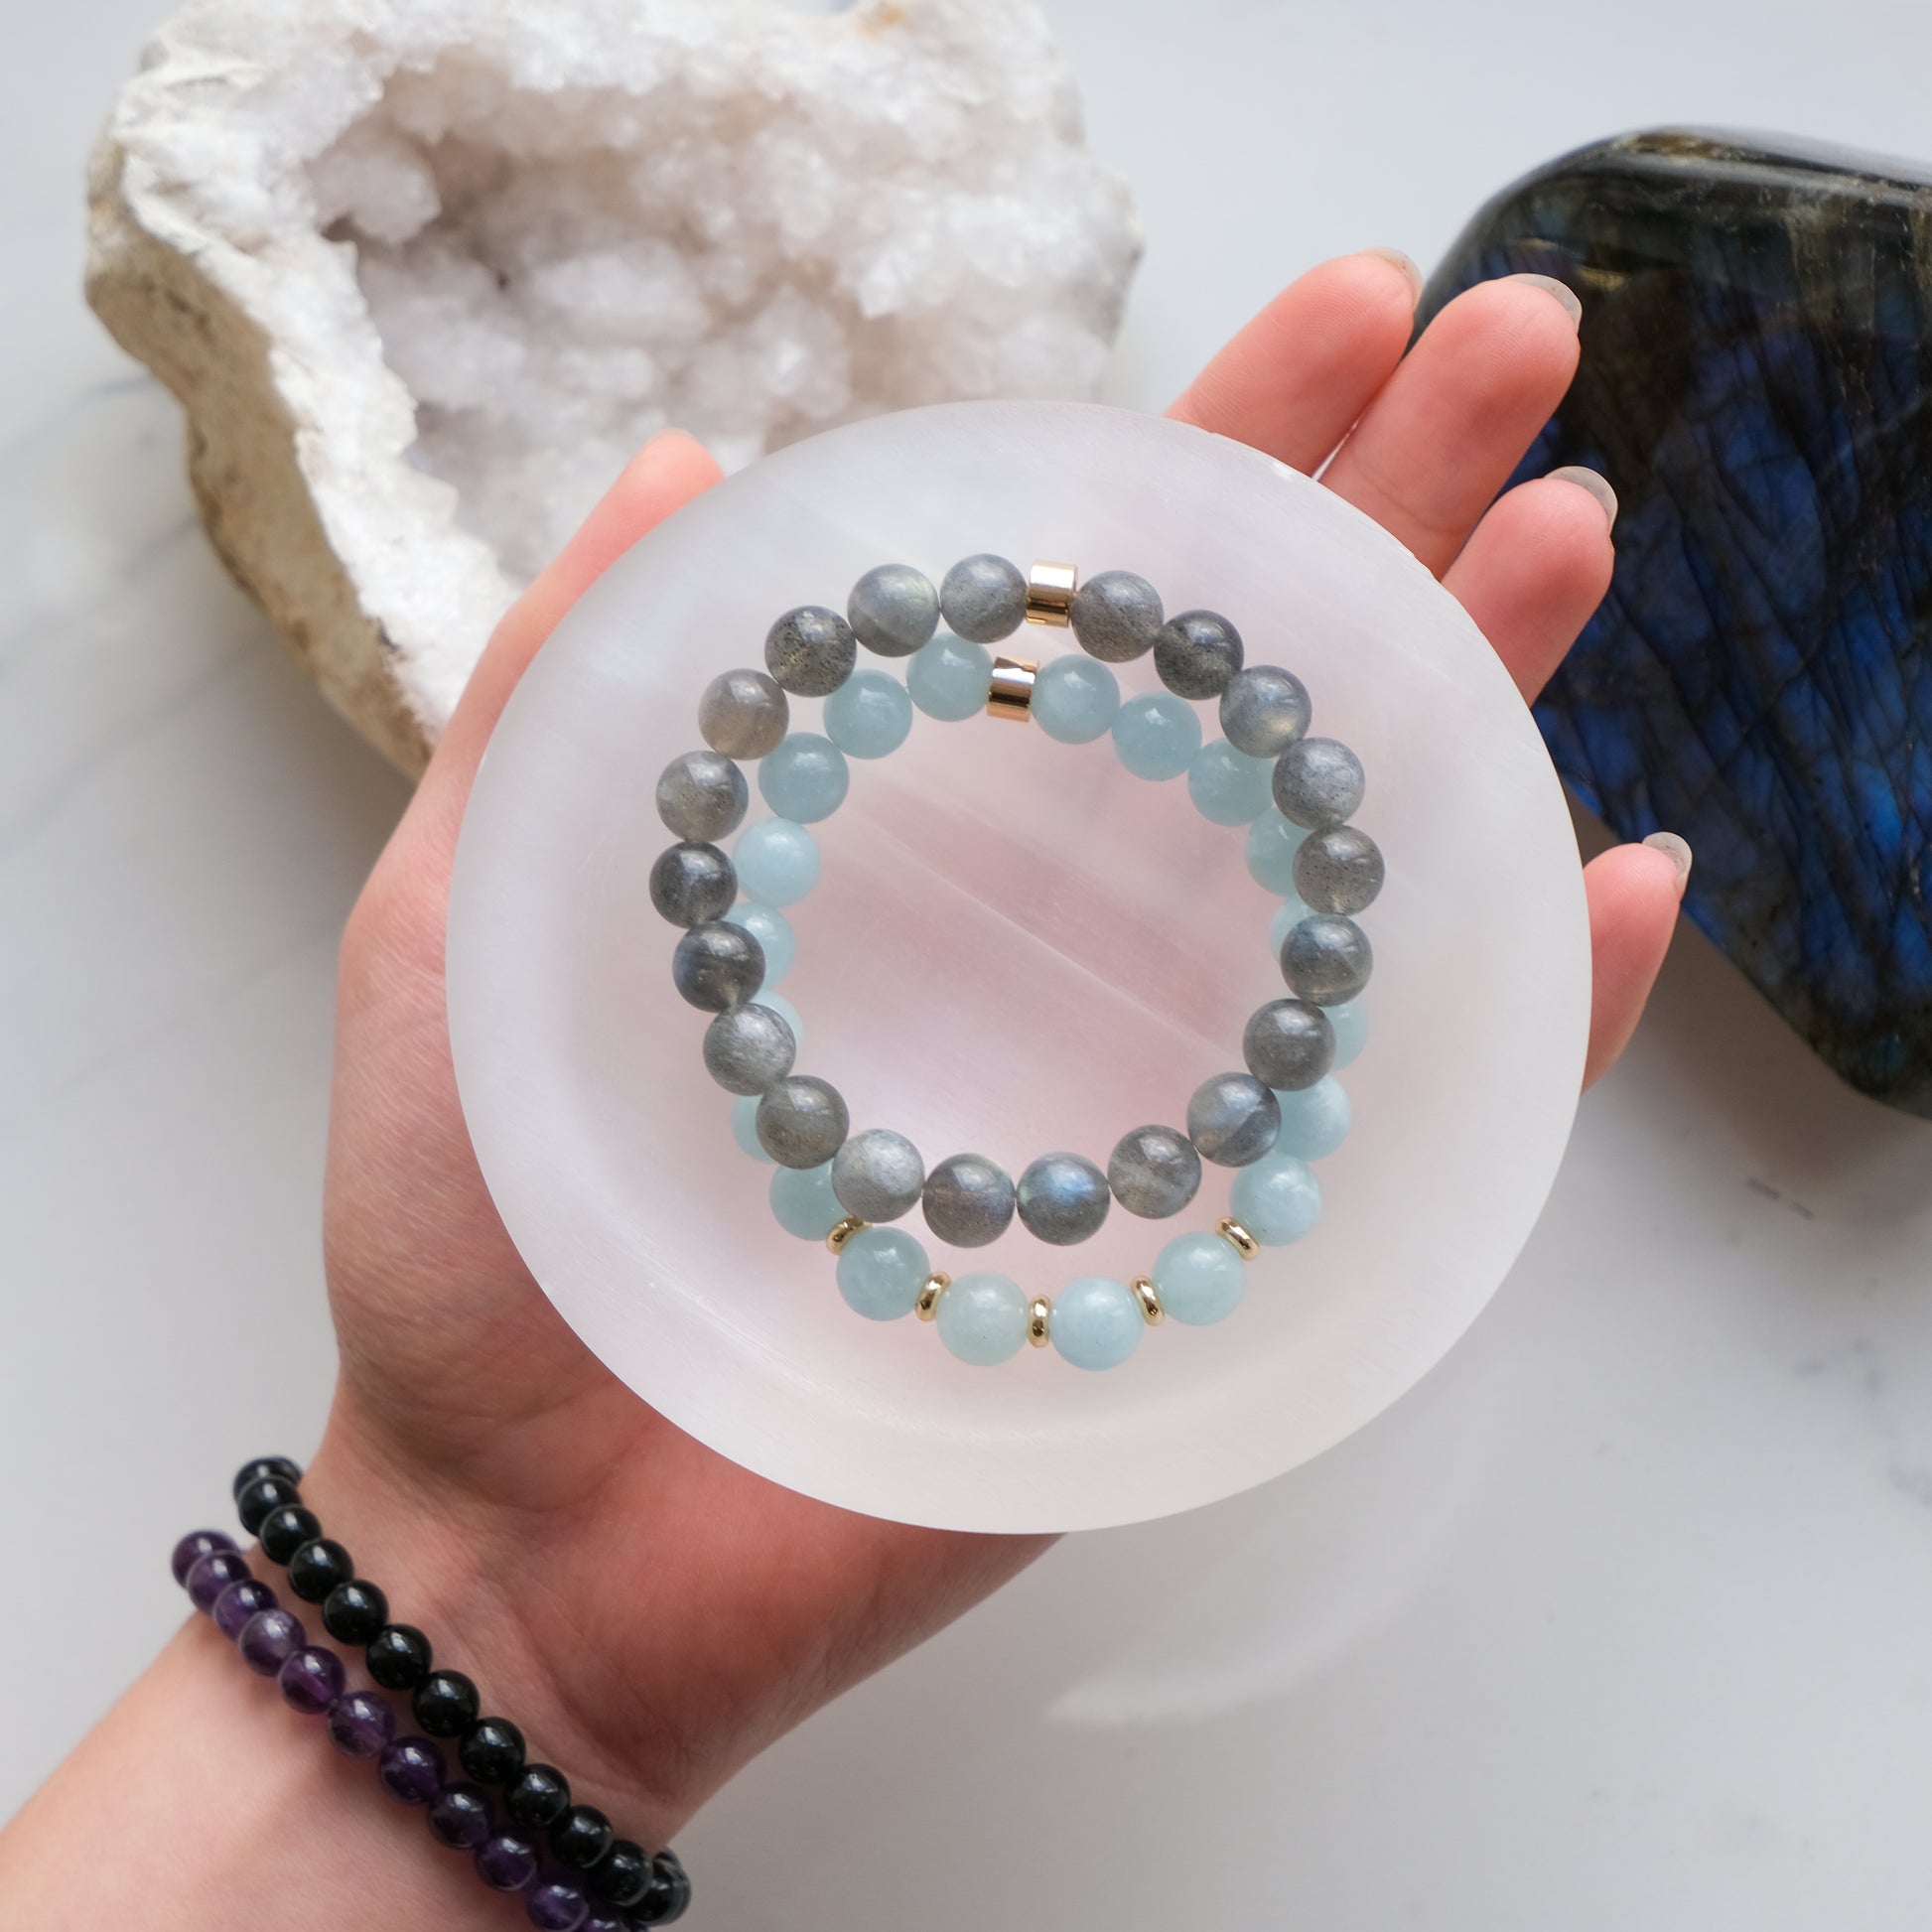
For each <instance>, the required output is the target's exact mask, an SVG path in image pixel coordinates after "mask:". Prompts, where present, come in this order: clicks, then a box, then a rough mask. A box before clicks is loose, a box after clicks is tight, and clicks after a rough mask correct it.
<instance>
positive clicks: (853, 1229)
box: [825, 1214, 872, 1255]
mask: <svg viewBox="0 0 1932 1932" xmlns="http://www.w3.org/2000/svg"><path fill="white" fill-rule="evenodd" d="M871 1226H872V1223H871V1222H870V1221H862V1220H860V1218H859V1217H858V1215H856V1214H848V1215H847V1216H846V1217H845V1219H844V1220H842V1221H841V1222H840V1223H839V1224H838V1226H837V1227H835V1228H834V1229H833V1230H832V1232H831V1233H830V1234H828V1235H827V1236H826V1237H825V1245H826V1246H827V1247H828V1248H830V1249H831V1251H832V1252H833V1253H834V1254H835V1255H842V1254H844V1253H845V1244H846V1243H847V1242H848V1241H850V1240H851V1239H852V1237H853V1236H854V1235H855V1234H857V1233H858V1232H859V1230H860V1229H861V1228H869V1227H871Z"/></svg>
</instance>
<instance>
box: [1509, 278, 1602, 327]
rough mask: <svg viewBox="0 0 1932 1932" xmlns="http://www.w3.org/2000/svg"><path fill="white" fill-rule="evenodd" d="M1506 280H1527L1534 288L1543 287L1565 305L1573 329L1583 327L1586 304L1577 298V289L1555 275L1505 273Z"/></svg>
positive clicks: (1564, 308)
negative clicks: (1560, 280)
mask: <svg viewBox="0 0 1932 1932" xmlns="http://www.w3.org/2000/svg"><path fill="white" fill-rule="evenodd" d="M1503 280H1504V281H1505V282H1527V283H1528V284H1529V285H1530V287H1531V288H1533V289H1541V290H1542V291H1543V293H1544V294H1545V295H1547V296H1549V297H1551V298H1552V299H1553V300H1554V301H1557V302H1560V303H1561V304H1562V305H1563V312H1564V314H1565V315H1567V316H1568V317H1569V318H1570V326H1571V328H1573V329H1581V328H1582V327H1583V324H1584V305H1583V304H1582V303H1581V302H1580V301H1578V299H1577V291H1576V290H1575V289H1573V288H1570V287H1569V286H1567V285H1566V284H1565V283H1562V282H1559V281H1558V280H1557V278H1556V277H1555V276H1554V275H1505V276H1504V277H1503Z"/></svg>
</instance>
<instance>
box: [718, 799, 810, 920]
mask: <svg viewBox="0 0 1932 1932" xmlns="http://www.w3.org/2000/svg"><path fill="white" fill-rule="evenodd" d="M819 863H820V862H819V857H818V841H817V840H816V839H815V838H813V837H812V835H811V834H810V833H809V832H808V831H806V830H805V828H804V827H803V826H802V825H799V824H797V823H795V822H794V821H793V820H791V819H788V818H761V819H759V822H758V823H757V824H756V825H748V826H746V828H745V829H744V831H742V832H741V833H739V835H738V843H737V844H736V845H735V846H734V847H733V848H732V864H733V865H734V866H735V867H736V868H737V870H738V883H739V886H740V887H741V888H742V889H743V891H744V894H745V897H747V898H749V899H752V900H753V901H755V902H756V903H758V904H759V905H796V904H797V902H798V901H799V900H800V899H801V898H803V897H805V895H806V894H807V893H809V892H810V891H811V889H812V888H813V887H814V886H816V885H817V884H818V868H819Z"/></svg>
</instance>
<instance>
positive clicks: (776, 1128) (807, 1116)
mask: <svg viewBox="0 0 1932 1932" xmlns="http://www.w3.org/2000/svg"><path fill="white" fill-rule="evenodd" d="M756 1125H757V1128H758V1136H759V1147H761V1148H763V1150H764V1151H765V1153H767V1154H768V1155H770V1157H771V1158H772V1160H774V1161H775V1162H777V1164H778V1165H779V1167H781V1168H822V1167H823V1166H824V1165H825V1164H826V1162H828V1161H829V1160H831V1158H832V1157H833V1156H834V1155H835V1154H837V1153H838V1151H839V1148H840V1146H841V1145H842V1144H843V1143H844V1140H845V1130H846V1128H847V1127H848V1126H849V1125H850V1122H849V1121H848V1120H847V1118H846V1111H845V1101H844V1100H843V1099H842V1098H841V1097H840V1094H839V1090H838V1088H837V1087H835V1086H833V1085H832V1083H831V1082H830V1081H829V1080H820V1079H816V1078H814V1077H813V1076H812V1075H811V1074H809V1073H792V1074H787V1075H786V1077H785V1078H784V1079H782V1080H775V1081H773V1082H772V1084H771V1085H770V1086H768V1087H766V1088H765V1090H764V1093H763V1095H762V1096H761V1098H760V1099H759V1110H758V1116H757V1121H756Z"/></svg>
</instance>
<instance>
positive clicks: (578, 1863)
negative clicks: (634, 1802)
mask: <svg viewBox="0 0 1932 1932" xmlns="http://www.w3.org/2000/svg"><path fill="white" fill-rule="evenodd" d="M616 1837H617V1833H616V1832H614V1831H613V1830H612V1829H611V1821H610V1820H609V1819H608V1818H606V1817H605V1815H604V1814H603V1813H602V1812H601V1811H599V1810H598V1808H597V1807H596V1806H595V1805H572V1806H571V1808H570V1809H569V1810H568V1811H567V1812H565V1813H564V1815H563V1816H562V1817H561V1818H560V1819H558V1821H557V1822H556V1824H555V1825H554V1826H553V1827H552V1828H551V1832H550V1849H551V1851H552V1852H553V1853H554V1854H555V1855H556V1859H557V1863H559V1864H567V1865H569V1866H570V1867H571V1868H572V1869H573V1870H576V1871H588V1870H589V1869H590V1868H591V1866H592V1865H594V1864H595V1863H597V1862H598V1860H599V1859H601V1858H602V1857H603V1856H604V1855H605V1853H607V1852H608V1851H609V1850H610V1849H611V1842H612V1840H613V1839H615V1838H616Z"/></svg>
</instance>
